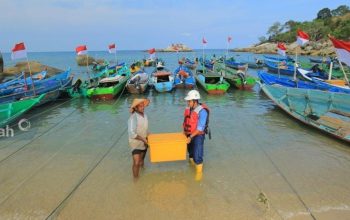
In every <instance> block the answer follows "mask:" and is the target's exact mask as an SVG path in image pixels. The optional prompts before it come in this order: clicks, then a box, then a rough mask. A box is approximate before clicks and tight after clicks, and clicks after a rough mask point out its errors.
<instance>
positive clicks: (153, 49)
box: [148, 48, 156, 54]
mask: <svg viewBox="0 0 350 220" xmlns="http://www.w3.org/2000/svg"><path fill="white" fill-rule="evenodd" d="M155 52H156V49H155V48H152V49H149V50H148V53H149V54H154V53H155Z"/></svg>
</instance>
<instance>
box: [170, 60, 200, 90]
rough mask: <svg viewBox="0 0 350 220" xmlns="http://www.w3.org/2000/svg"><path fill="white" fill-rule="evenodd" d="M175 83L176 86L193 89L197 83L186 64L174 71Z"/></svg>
mask: <svg viewBox="0 0 350 220" xmlns="http://www.w3.org/2000/svg"><path fill="white" fill-rule="evenodd" d="M174 75H175V78H174V85H175V87H176V88H186V89H192V88H194V87H195V85H196V79H195V78H194V76H193V73H192V71H191V70H190V69H188V68H187V67H185V66H182V65H180V66H179V67H178V68H177V69H176V70H175V71H174Z"/></svg>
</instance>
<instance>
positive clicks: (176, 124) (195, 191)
mask: <svg viewBox="0 0 350 220" xmlns="http://www.w3.org/2000/svg"><path fill="white" fill-rule="evenodd" d="M200 93H201V95H202V96H203V101H204V102H206V103H207V104H208V105H209V107H210V108H211V112H212V114H211V118H210V127H211V130H212V139H211V140H208V138H207V139H206V141H205V152H204V153H205V155H204V175H203V179H202V181H199V182H198V181H195V179H194V176H195V172H194V168H193V167H191V166H190V165H189V164H188V162H187V161H178V162H171V163H158V164H152V163H150V162H149V159H148V157H147V159H146V167H145V169H144V170H143V171H142V173H141V177H140V179H139V180H138V181H137V182H134V181H133V178H132V174H131V161H132V160H131V154H130V149H129V147H128V143H127V131H126V123H127V119H128V116H129V113H128V106H130V104H131V102H132V99H133V98H135V97H137V96H135V95H130V94H124V95H123V96H122V97H121V98H120V99H119V100H118V101H117V102H116V100H115V101H112V102H91V101H89V100H83V99H73V100H68V101H67V100H61V101H59V102H57V103H54V104H49V105H45V106H43V107H41V108H38V109H34V110H33V111H31V112H29V113H28V114H27V115H25V117H26V118H28V119H29V120H30V122H31V129H30V130H29V131H28V132H21V131H19V130H15V136H14V137H12V138H3V139H1V140H0V219H44V218H50V219H55V218H57V219H135V218H141V219H348V218H350V187H349V186H348V184H349V182H350V175H349V174H350V148H349V147H348V146H347V145H346V144H344V143H342V142H339V141H336V140H334V139H332V138H330V137H329V136H327V135H324V134H323V133H320V132H318V131H317V130H314V129H311V128H309V127H306V126H304V125H303V124H301V123H298V122H296V121H295V120H293V119H291V118H289V117H288V116H287V115H286V114H285V113H283V112H282V111H280V110H279V109H278V108H277V107H275V106H274V105H273V103H272V102H271V101H270V100H269V99H268V98H267V97H266V96H264V95H263V94H262V93H261V92H260V91H259V88H258V87H255V88H254V90H253V91H237V90H229V92H228V93H227V94H226V95H223V96H208V95H206V94H205V93H204V91H202V90H200ZM185 94H186V91H184V90H177V91H174V92H172V93H165V94H158V93H156V92H155V91H153V90H150V91H149V92H148V93H146V94H145V95H144V96H145V97H148V98H149V99H150V100H151V105H150V106H149V107H148V108H147V109H146V112H147V114H148V117H149V120H150V131H151V132H152V133H158V132H178V131H180V129H181V122H182V120H183V119H182V114H183V109H184V107H185V102H184V101H183V97H184V96H185Z"/></svg>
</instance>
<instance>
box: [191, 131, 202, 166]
mask: <svg viewBox="0 0 350 220" xmlns="http://www.w3.org/2000/svg"><path fill="white" fill-rule="evenodd" d="M192 142H193V160H194V162H195V163H196V165H198V164H202V163H203V145H204V135H197V136H195V137H194V138H193V140H192Z"/></svg>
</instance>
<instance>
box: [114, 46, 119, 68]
mask: <svg viewBox="0 0 350 220" xmlns="http://www.w3.org/2000/svg"><path fill="white" fill-rule="evenodd" d="M114 59H115V65H118V59H117V49H116V48H115V49H114Z"/></svg>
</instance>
